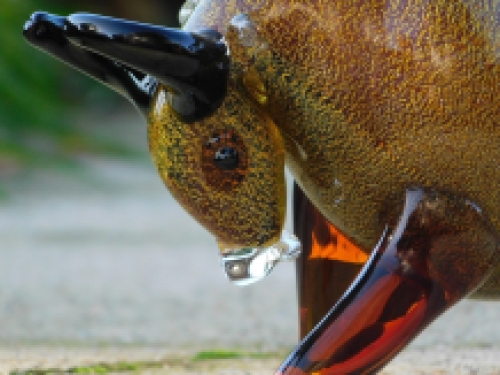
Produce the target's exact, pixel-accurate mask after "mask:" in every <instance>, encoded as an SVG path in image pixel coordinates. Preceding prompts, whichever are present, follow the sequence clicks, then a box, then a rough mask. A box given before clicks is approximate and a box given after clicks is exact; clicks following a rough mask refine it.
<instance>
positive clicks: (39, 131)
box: [0, 0, 182, 178]
mask: <svg viewBox="0 0 500 375" xmlns="http://www.w3.org/2000/svg"><path fill="white" fill-rule="evenodd" d="M181 2H182V0H175V1H172V2H171V4H170V5H165V2H162V1H158V0H148V1H146V2H145V3H144V4H142V8H138V6H137V4H138V3H137V2H136V1H132V0H130V1H127V0H122V1H121V2H117V1H111V0H108V1H106V0H104V1H103V0H101V1H75V2H65V1H61V0H23V1H20V0H0V4H1V9H2V11H1V12H0V28H1V29H0V30H1V32H0V46H1V48H2V53H0V178H1V177H2V169H6V168H7V169H8V168H10V167H11V166H12V165H16V166H21V167H22V168H26V167H27V166H34V165H40V164H49V165H52V164H54V163H56V164H57V165H61V164H64V165H67V164H68V163H69V164H70V165H73V164H75V163H76V162H75V159H74V158H73V157H72V155H74V154H75V153H81V152H84V153H108V154H113V155H119V156H130V155H134V152H133V151H132V150H131V149H130V148H128V147H127V146H124V145H123V144H120V143H119V142H116V141H114V140H113V139H112V138H105V137H103V136H102V134H101V135H97V134H96V133H95V132H92V131H91V129H87V128H85V129H84V128H82V127H81V126H78V124H76V121H75V118H76V117H75V113H76V111H77V109H79V110H80V112H83V111H85V110H84V109H82V108H89V109H88V111H92V112H94V113H95V112H97V113H101V114H104V113H108V114H110V113H111V111H112V110H116V109H117V110H121V109H122V107H123V106H125V105H127V106H128V104H126V102H125V100H124V99H123V98H121V97H119V96H118V95H116V94H115V93H113V92H112V91H111V90H109V89H107V88H105V87H104V86H102V85H99V84H97V83H96V82H95V81H93V80H92V79H90V78H88V77H86V76H84V75H83V74H79V73H78V72H75V71H74V70H73V69H71V68H69V67H68V66H66V65H65V64H63V63H61V62H58V61H56V60H54V59H53V58H52V57H50V56H48V55H46V54H45V53H42V52H41V51H38V50H36V49H35V48H33V47H32V46H30V45H29V44H28V43H27V42H26V41H25V40H24V38H23V36H22V28H23V25H24V23H25V22H26V21H27V20H28V18H29V16H30V15H31V13H33V12H34V11H37V10H41V9H46V10H49V11H50V13H56V14H69V13H72V12H76V11H88V12H95V13H104V14H109V12H110V10H113V9H115V8H116V9H119V10H120V11H121V14H114V13H115V12H113V16H116V17H128V18H131V19H137V18H136V17H135V16H136V13H137V10H138V9H142V13H141V14H137V16H139V20H140V18H141V17H142V18H149V17H150V16H151V17H153V15H154V17H156V18H159V17H161V16H162V14H163V15H164V16H165V20H166V22H167V23H171V22H172V20H173V19H174V18H175V17H176V12H177V9H178V7H179V6H180V3H181ZM134 4H135V5H134ZM160 9H161V10H160ZM165 13H168V14H165ZM158 14H160V15H158ZM173 15H175V16H173ZM154 17H153V19H152V20H151V21H150V22H154V21H158V20H157V19H156V20H155V19H154ZM142 21H143V22H147V20H142ZM127 108H130V107H127Z"/></svg>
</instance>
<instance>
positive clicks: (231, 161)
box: [214, 146, 240, 170]
mask: <svg viewBox="0 0 500 375" xmlns="http://www.w3.org/2000/svg"><path fill="white" fill-rule="evenodd" d="M214 164H215V166H216V167H217V168H219V169H222V170H232V169H236V168H238V165H239V164H240V158H239V156H238V151H237V150H236V149H235V148H232V147H227V146H224V147H221V148H220V149H219V151H217V152H216V153H215V156H214Z"/></svg>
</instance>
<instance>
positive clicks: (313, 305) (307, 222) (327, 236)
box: [293, 184, 368, 339]
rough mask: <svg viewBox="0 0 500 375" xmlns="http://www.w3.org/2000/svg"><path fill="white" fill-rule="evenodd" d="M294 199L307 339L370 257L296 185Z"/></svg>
mask: <svg viewBox="0 0 500 375" xmlns="http://www.w3.org/2000/svg"><path fill="white" fill-rule="evenodd" d="M293 197H294V198H293V199H294V202H293V214H294V222H293V225H294V233H295V234H296V235H297V237H298V238H299V239H300V242H301V243H302V254H301V256H300V258H299V259H297V263H296V265H297V294H298V303H299V320H300V321H299V324H300V326H299V327H300V329H299V334H300V339H303V338H304V337H305V336H306V335H307V334H308V333H309V332H310V331H311V330H312V329H313V328H314V326H315V325H316V324H318V323H319V322H320V320H321V319H322V318H323V317H324V316H325V315H326V313H327V312H328V311H329V310H330V309H331V308H332V307H333V306H334V305H335V303H337V301H338V300H339V299H340V297H341V296H342V295H343V294H344V292H345V291H346V290H347V288H348V287H349V285H350V284H351V283H352V281H353V280H354V278H355V277H356V275H357V274H358V273H359V271H360V270H361V266H362V265H363V263H365V261H366V260H367V259H368V256H367V255H366V254H365V253H364V252H363V251H362V250H361V249H358V248H356V247H355V246H354V245H353V244H352V243H351V241H349V240H348V239H347V238H346V237H345V236H343V235H342V234H341V233H340V232H338V231H337V230H336V229H335V227H333V226H332V225H331V224H330V223H329V222H328V220H327V219H326V218H325V217H324V216H323V215H322V214H321V213H320V212H319V211H318V210H317V209H316V208H315V207H314V206H313V204H312V203H311V201H310V200H309V199H308V198H307V197H306V196H305V195H304V193H303V192H302V190H301V189H300V188H299V187H298V186H297V185H296V184H295V186H294V192H293Z"/></svg>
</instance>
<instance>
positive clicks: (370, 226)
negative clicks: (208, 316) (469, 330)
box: [24, 0, 500, 375]
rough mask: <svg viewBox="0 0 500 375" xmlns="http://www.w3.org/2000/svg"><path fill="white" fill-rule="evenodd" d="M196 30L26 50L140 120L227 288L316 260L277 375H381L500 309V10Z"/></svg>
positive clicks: (209, 21)
mask: <svg viewBox="0 0 500 375" xmlns="http://www.w3.org/2000/svg"><path fill="white" fill-rule="evenodd" d="M185 12H186V10H185ZM188 13H190V14H188V15H189V17H188V19H187V21H186V22H185V23H184V25H183V28H182V29H170V28H165V27H161V26H152V25H148V24H141V23H136V22H131V21H126V20H120V19H115V18H108V17H103V16H98V15H91V14H83V13H82V14H80V13H79V14H73V15H70V16H68V17H60V16H54V15H50V14H47V13H42V12H38V13H35V14H33V15H32V16H31V18H30V19H29V20H28V21H27V22H26V24H25V26H24V36H25V38H26V39H27V40H28V41H29V42H30V43H31V44H33V45H34V46H36V47H38V48H40V49H42V50H43V51H45V52H48V53H49V54H51V55H53V56H55V57H57V58H58V59H60V60H62V61H64V62H66V63H68V64H70V65H72V66H74V67H75V68H77V69H79V70H81V71H83V72H84V73H86V74H88V75H90V76H92V77H94V78H95V79H97V80H98V81H100V82H102V83H104V84H106V85H108V86H109V87H111V88H112V89H114V90H116V91H118V92H119V93H120V94H122V95H124V96H126V97H127V98H129V99H130V100H131V101H132V103H133V104H135V106H136V107H137V108H138V110H139V111H140V112H141V113H142V114H143V115H144V117H145V119H146V120H147V123H148V137H149V147H150V152H151V155H152V158H153V161H154V163H155V165H156V167H157V170H158V173H159V175H160V176H161V178H162V179H163V181H164V182H165V185H166V186H167V188H168V189H169V190H170V192H171V193H172V194H173V196H174V197H175V198H176V199H177V200H178V202H179V203H180V204H181V205H182V206H183V207H184V208H185V209H186V210H187V211H188V212H189V213H190V214H191V215H192V216H193V217H194V218H195V219H196V220H197V221H198V222H199V223H200V224H201V225H202V226H203V227H204V228H206V229H207V230H208V231H209V232H210V233H211V234H213V236H214V237H215V238H216V239H217V241H218V244H219V246H220V252H221V256H222V260H223V264H224V270H225V272H226V274H227V275H228V277H229V278H230V279H231V280H233V281H234V282H235V283H237V284H247V283H251V282H252V281H256V280H258V279H260V278H261V277H263V276H265V275H266V274H267V273H268V272H269V271H270V270H271V269H272V268H273V267H274V266H275V265H276V264H277V263H278V262H279V261H280V260H283V259H290V258H295V257H296V256H297V255H298V254H299V253H300V251H302V255H301V256H300V258H299V261H298V263H297V270H298V286H299V305H300V306H299V307H300V318H301V335H302V341H301V343H300V344H299V345H298V346H297V348H296V349H295V350H294V351H293V352H292V353H291V354H290V355H289V357H288V358H287V359H286V360H285V361H284V362H283V364H282V365H281V367H280V368H279V369H278V370H277V371H276V374H280V375H285V374H286V375H292V374H293V375H298V374H310V373H314V374H322V375H324V374H365V373H366V374H369V373H376V372H377V371H378V370H380V369H381V368H382V367H383V366H384V365H385V364H387V363H388V362H389V361H390V360H391V358H393V357H394V356H395V355H396V354H397V353H398V352H399V351H401V350H402V349H403V348H404V347H405V345H407V344H408V343H409V342H410V341H411V340H412V339H413V338H414V337H415V336H416V335H418V334H419V333H420V332H421V331H422V330H423V329H425V328H426V327H427V326H428V325H429V323H430V322H432V321H433V320H434V319H435V318H437V317H438V316H439V315H440V314H441V313H443V312H444V311H446V310H447V309H448V308H450V307H452V306H453V305H454V304H455V303H456V302H457V301H459V300H460V299H462V298H465V297H472V298H482V299H485V298H487V299H495V298H499V297H500V267H499V261H500V249H499V234H498V233H499V230H500V189H499V187H500V167H499V164H500V147H499V145H500V124H499V123H500V64H499V56H500V32H499V28H500V21H499V20H500V17H499V16H500V2H499V1H498V0H491V1H474V0H435V1H427V0H408V1H402V0H383V1H381V0H324V1H322V0H296V1H292V0H251V1H250V0H224V1H222V0H201V1H199V3H198V4H197V5H196V6H195V7H194V8H193V9H192V11H191V12H188ZM184 15H186V14H184ZM285 165H286V166H287V167H288V168H289V169H290V171H291V172H292V174H293V176H294V179H295V181H296V188H295V195H294V198H293V199H294V212H293V215H294V223H295V234H296V235H297V237H295V236H294V235H292V234H286V233H284V232H283V231H282V227H283V221H284V215H285V202H286V189H285V181H284V167H285Z"/></svg>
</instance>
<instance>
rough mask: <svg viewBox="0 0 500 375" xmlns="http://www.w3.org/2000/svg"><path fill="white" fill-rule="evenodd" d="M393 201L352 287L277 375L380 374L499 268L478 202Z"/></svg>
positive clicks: (443, 197)
mask: <svg viewBox="0 0 500 375" xmlns="http://www.w3.org/2000/svg"><path fill="white" fill-rule="evenodd" d="M392 203H394V207H392V208H393V210H391V212H393V213H396V212H399V213H400V214H399V215H393V214H389V215H388V216H387V227H386V230H385V232H384V233H383V234H382V236H381V239H380V241H379V244H378V245H377V246H376V247H375V249H374V251H373V253H372V255H371V256H370V259H369V260H368V261H367V262H366V264H365V265H364V266H363V268H362V270H361V272H360V274H359V275H358V277H357V278H356V280H355V281H354V283H353V284H352V285H351V286H350V287H349V289H348V291H347V292H346V293H345V294H344V295H343V296H342V298H341V299H340V301H339V302H338V303H337V304H336V305H335V306H334V307H333V308H332V309H331V310H330V311H329V312H328V314H327V315H326V317H325V318H324V319H323V320H322V321H321V322H320V323H319V324H318V325H317V326H316V327H315V328H314V329H313V330H312V331H311V332H310V333H309V334H308V335H307V336H306V338H305V339H304V340H302V342H301V343H300V344H299V346H298V347H297V348H296V349H295V351H294V352H292V354H290V356H289V357H288V358H287V359H286V360H285V362H284V363H283V365H282V366H281V367H280V369H279V371H278V372H277V374H279V375H303V374H320V375H327V374H373V373H376V372H377V371H378V370H379V369H380V368H382V367H383V366H384V365H385V364H386V363H387V362H388V361H389V360H390V359H391V358H392V357H394V356H395V355H396V354H397V353H398V352H399V351H400V350H401V349H402V348H403V347H404V346H405V345H406V344H408V343H409V342H410V341H411V340H412V339H413V338H414V337H415V336H416V335H417V334H418V333H420V332H421V331H422V330H423V329H424V328H425V327H426V326H427V325H428V324H429V323H430V322H431V321H433V320H434V319H435V318H436V317H438V316H439V315H440V314H441V313H443V312H444V311H445V310H446V309H447V308H449V307H450V306H452V305H453V304H455V303H456V302H457V301H458V300H460V299H461V298H463V297H464V296H466V295H468V294H470V293H471V292H473V291H474V290H475V289H476V288H477V287H479V286H480V285H481V284H482V283H483V282H484V281H485V280H486V279H487V278H488V277H489V275H491V273H492V271H493V270H494V269H495V267H496V264H497V259H498V258H499V255H500V254H499V243H500V242H499V240H498V237H497V234H496V233H495V231H494V230H493V229H492V226H491V225H490V224H489V222H488V221H487V220H486V218H485V217H484V216H483V214H482V212H481V210H480V209H479V208H478V207H477V206H476V205H474V204H473V203H472V202H470V201H468V200H466V199H462V198H456V197H453V196H450V195H447V194H445V193H440V192H436V191H427V190H424V189H419V188H415V189H409V190H408V191H407V192H406V194H405V198H404V199H403V200H402V202H401V204H397V200H396V201H394V202H392ZM398 207H399V208H398ZM389 209H390V208H389Z"/></svg>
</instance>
